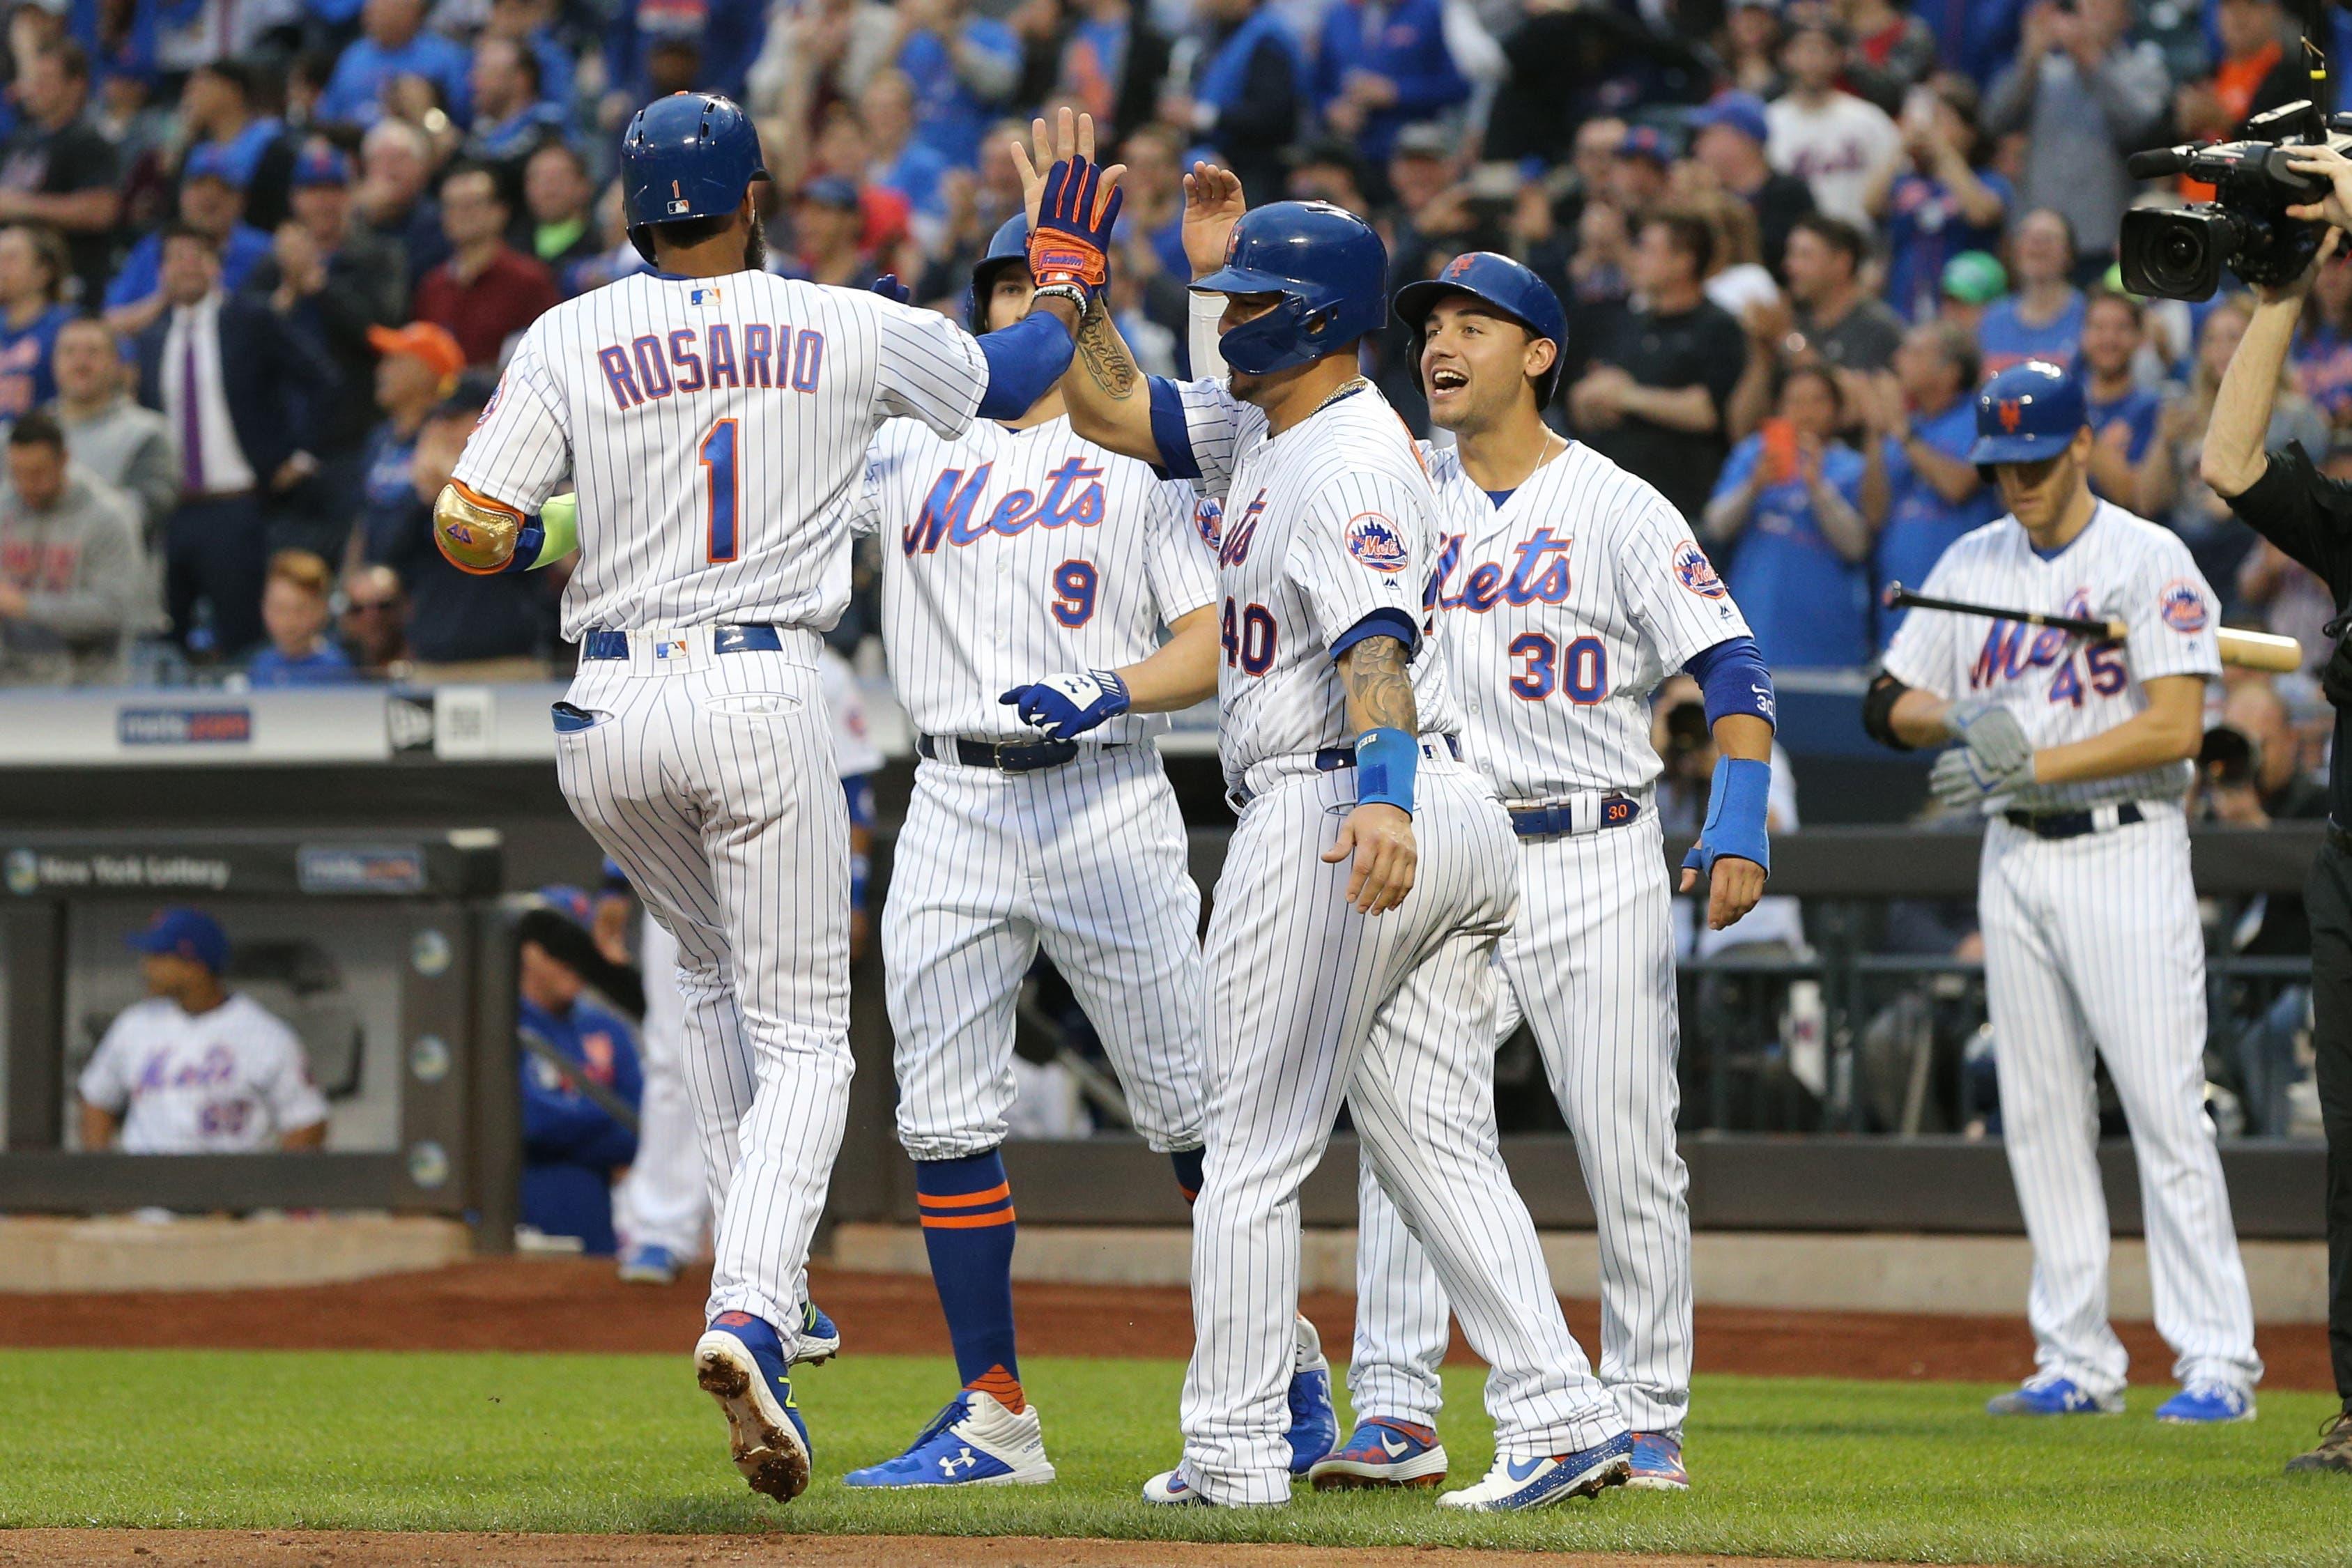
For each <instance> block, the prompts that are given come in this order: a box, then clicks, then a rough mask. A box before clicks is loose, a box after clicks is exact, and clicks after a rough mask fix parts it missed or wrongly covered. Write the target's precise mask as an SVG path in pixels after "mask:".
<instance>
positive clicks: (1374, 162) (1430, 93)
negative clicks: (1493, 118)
mask: <svg viewBox="0 0 2352 1568" xmlns="http://www.w3.org/2000/svg"><path fill="white" fill-rule="evenodd" d="M1444 16H1445V7H1444V4H1443V0H1337V3H1336V4H1334V5H1332V6H1331V8H1330V9H1329V10H1328V11H1325V12H1324V13H1323V34H1322V37H1320V38H1319V39H1318V40H1317V44H1316V50H1315V103H1316V107H1317V108H1318V110H1320V111H1321V112H1322V115H1323V120H1324V122H1325V123H1326V124H1328V126H1330V128H1331V129H1332V130H1333V131H1336V132H1339V134H1340V135H1342V136H1346V137H1349V138H1350V139H1351V140H1353V141H1354V142H1356V144H1357V145H1358V146H1359V147H1360V148H1362V149H1363V153H1364V159H1365V162H1366V163H1369V164H1370V165H1371V166H1373V167H1375V168H1377V167H1379V166H1380V165H1381V164H1383V163H1387V161H1388V155H1389V149H1390V148H1391V146H1392V145H1394V143H1395V142H1396V135H1397V132H1399V131H1401V130H1402V129H1403V128H1404V127H1406V126H1408V125H1411V124H1413V123H1415V122H1417V121H1423V120H1433V119H1435V118H1436V117H1437V116H1438V115H1439V114H1441V113H1443V112H1444V110H1448V109H1451V108H1453V107H1454V105H1455V104H1457V103H1462V102H1464V101H1465V100H1468V98H1469V97H1470V83H1469V81H1468V80H1467V79H1465V77H1464V76H1463V74H1462V72H1461V71H1460V70H1459V69H1458V68H1456V67H1455V66H1454V53H1453V51H1452V50H1450V49H1448V48H1447V47H1445V25H1444Z"/></svg>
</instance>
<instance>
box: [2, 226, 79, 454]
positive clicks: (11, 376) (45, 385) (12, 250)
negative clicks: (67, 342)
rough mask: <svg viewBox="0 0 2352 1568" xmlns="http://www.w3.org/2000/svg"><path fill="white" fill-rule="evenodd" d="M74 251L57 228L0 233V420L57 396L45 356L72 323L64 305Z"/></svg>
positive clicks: (12, 229) (71, 312)
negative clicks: (67, 325) (59, 335)
mask: <svg viewBox="0 0 2352 1568" xmlns="http://www.w3.org/2000/svg"><path fill="white" fill-rule="evenodd" d="M72 268H73V253H72V252H70V251H68V249H67V248H66V242H65V237H64V236H63V235H60V234H59V233H58V231H57V230H56V229H53V228H45V227H41V226H37V225H33V224H22V223H20V224H12V225H10V226H8V227H6V228H4V229H0V421H6V420H10V419H14V418H16V416H18V415H20V414H25V413H27V412H29V411H31V410H32V409H35V408H37V407H39V406H40V405H42V404H44V403H47V402H48V401H49V400H50V399H51V398H53V397H55V396H57V395H58V381H57V377H56V375H55V374H52V373H51V370H50V365H49V356H50V355H51V354H52V353H54V352H55V351H56V348H57V342H58V333H59V332H60V331H64V330H65V324H66V323H67V322H68V321H72V320H73V319H74V310H73V308H72V307H71V306H69V305H67V304H65V303H63V302H62V301H63V300H64V298H65V288H66V279H68V278H69V277H71V276H72Z"/></svg>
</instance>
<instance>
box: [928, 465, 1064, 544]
mask: <svg viewBox="0 0 2352 1568" xmlns="http://www.w3.org/2000/svg"><path fill="white" fill-rule="evenodd" d="M995 468H996V465H995V464H994V463H982V465H981V466H980V467H978V468H974V469H972V470H971V475H970V477H969V478H967V477H966V476H965V473H964V470H963V469H961V468H947V469H944V470H942V471H941V472H940V477H939V478H938V479H934V480H932V481H931V489H930V493H929V494H928V495H926V496H925V497H924V498H923V509H922V510H921V511H919V512H918V513H917V514H916V516H915V521H913V522H911V523H909V524H908V526H907V527H906V528H905V529H903V530H902V531H900V534H899V544H900V547H901V548H903V549H904V550H905V551H906V552H907V553H908V555H929V554H932V553H934V552H936V551H938V549H939V547H940V543H941V542H943V541H944V542H946V543H949V544H954V545H966V544H977V543H979V542H981V541H982V540H983V539H986V538H988V537H989V536H991V535H992V534H994V535H998V536H1001V537H1003V538H1006V539H1011V538H1013V536H1014V535H1016V534H1019V533H1021V532H1023V531H1025V530H1027V529H1029V528H1031V527H1036V528H1048V529H1052V528H1073V527H1075V528H1092V527H1094V526H1095V525H1096V524H1097V523H1099V522H1101V521H1102V520H1103V514H1104V512H1105V511H1106V510H1108V504H1109V503H1108V501H1107V500H1105V499H1104V496H1103V487H1102V476H1103V471H1102V470H1101V469H1100V468H1088V467H1087V466H1086V464H1085V463H1084V462H1083V461H1082V460H1081V459H1079V458H1070V459H1069V460H1068V461H1066V462H1065V463H1064V464H1063V465H1062V466H1061V467H1060V468H1055V469H1054V470H1053V471H1052V472H1051V473H1049V474H1047V475H1046V476H1045V481H1046V482H1045V494H1044V495H1043V496H1042V497H1041V496H1039V495H1038V494H1037V493H1036V492H1035V491H1034V490H1027V489H1018V490H1014V491H1013V493H1012V494H1010V495H1008V496H1006V497H1004V498H1003V500H999V501H998V502H997V503H996V504H995V505H994V506H993V507H991V508H990V509H989V510H987V512H985V513H980V498H981V496H982V493H983V492H984V491H985V490H986V489H988V480H989V476H990V475H991V474H992V472H994V471H995ZM975 514H980V515H979V521H977V522H975V521H973V517H974V515H975Z"/></svg>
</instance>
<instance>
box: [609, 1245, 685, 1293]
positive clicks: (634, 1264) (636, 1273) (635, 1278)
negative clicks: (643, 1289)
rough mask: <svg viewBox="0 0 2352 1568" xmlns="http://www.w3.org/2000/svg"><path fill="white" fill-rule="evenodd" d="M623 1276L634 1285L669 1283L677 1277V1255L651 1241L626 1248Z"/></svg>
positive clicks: (622, 1256)
mask: <svg viewBox="0 0 2352 1568" xmlns="http://www.w3.org/2000/svg"><path fill="white" fill-rule="evenodd" d="M621 1278H622V1279H625V1280H627V1281H628V1282H629V1283H630V1284H632V1285H668V1284H672V1283H674V1282H675V1281H676V1280H677V1254H676V1253H674V1252H672V1251H671V1250H670V1249H669V1248H668V1247H656V1246H654V1245H653V1244H652V1243H650V1242H646V1243H643V1244H641V1245H639V1246H636V1247H626V1248H624V1249H623V1251H622V1253H621Z"/></svg>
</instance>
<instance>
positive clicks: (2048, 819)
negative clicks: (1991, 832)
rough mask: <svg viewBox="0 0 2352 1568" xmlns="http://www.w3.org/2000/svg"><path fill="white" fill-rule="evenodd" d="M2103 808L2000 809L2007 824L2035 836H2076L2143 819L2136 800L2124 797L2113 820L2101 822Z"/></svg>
mask: <svg viewBox="0 0 2352 1568" xmlns="http://www.w3.org/2000/svg"><path fill="white" fill-rule="evenodd" d="M2105 809H2106V808H2105V807H2104V806H2099V807H2095V808H2093V809H2092V810H2089V811H2042V812H2033V811H2004V812H2002V813H2001V814H2000V818H2001V820H2002V821H2003V822H2006V823H2008V824H2009V825H2010V826H2011V827H2022V828H2023V829H2025V831H2026V832H2028V833H2031V834H2032V835H2033V837H2036V838H2080V837H2083V835H2084V834H2085V833H2099V832H2103V831H2105V829H2106V828H2109V827H2126V826H2130V825H2131V824H2133V823H2135V822H2145V821H2146V820H2147V816H2146V815H2145V814H2144V813H2143V812H2141V810H2140V808H2139V803H2138V802H2137V801H2133V800H2127V801H2126V802H2124V803H2123V804H2122V805H2119V806H2116V808H2115V814H2116V815H2115V820H2114V821H2113V822H2111V823H2110V822H2102V821H2101V820H2100V816H2101V815H2102V813H2104V812H2105Z"/></svg>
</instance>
